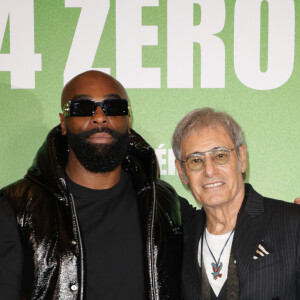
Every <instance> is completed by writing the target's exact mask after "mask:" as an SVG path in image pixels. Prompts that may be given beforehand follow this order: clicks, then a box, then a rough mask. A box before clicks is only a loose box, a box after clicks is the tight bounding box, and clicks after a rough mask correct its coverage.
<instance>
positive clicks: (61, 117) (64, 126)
mask: <svg viewBox="0 0 300 300" xmlns="http://www.w3.org/2000/svg"><path fill="white" fill-rule="evenodd" d="M59 118H60V126H61V129H62V132H61V133H62V135H66V134H67V130H66V118H65V116H64V115H63V114H62V113H60V114H59Z"/></svg>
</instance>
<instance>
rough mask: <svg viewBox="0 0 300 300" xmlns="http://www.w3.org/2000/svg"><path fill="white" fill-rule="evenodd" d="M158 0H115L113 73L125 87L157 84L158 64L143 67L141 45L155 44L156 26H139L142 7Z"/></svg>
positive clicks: (154, 86) (142, 86)
mask: <svg viewBox="0 0 300 300" xmlns="http://www.w3.org/2000/svg"><path fill="white" fill-rule="evenodd" d="M143 6H158V0H128V1H126V0H116V75H117V76H116V77H117V79H118V80H120V81H121V82H122V84H123V85H124V86H125V87H126V88H160V84H161V83H160V68H143V67H142V46H143V45H157V43H158V32H157V26H142V7H143Z"/></svg>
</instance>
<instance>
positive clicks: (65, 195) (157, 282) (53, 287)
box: [4, 126, 182, 300]
mask: <svg viewBox="0 0 300 300" xmlns="http://www.w3.org/2000/svg"><path fill="white" fill-rule="evenodd" d="M67 155H68V152H67V141H66V138H65V137H64V136H63V135H62V134H61V128H60V126H57V127H55V128H54V129H53V130H52V131H50V133H49V135H48V137H47V139H46V141H45V143H44V144H43V145H42V146H41V148H40V150H39V151H38V153H37V155H36V158H35V160H34V163H33V166H32V167H31V168H30V169H29V170H28V173H27V174H26V176H25V178H24V179H22V180H20V181H18V182H16V183H14V184H12V185H10V186H8V187H6V188H5V190H4V193H5V195H6V197H7V199H8V200H9V202H10V204H11V206H12V208H13V210H14V212H15V215H16V219H17V224H18V228H19V231H20V236H21V240H22V244H23V249H24V266H23V277H22V278H23V279H22V299H23V300H24V299H68V300H69V299H84V298H85V297H84V290H85V270H86V262H85V254H84V250H83V241H82V238H81V235H80V230H79V224H78V219H77V216H76V210H75V207H74V200H73V197H72V195H71V194H70V193H69V191H68V190H67V188H66V183H65V178H64V169H65V165H66V162H67ZM122 167H123V168H124V169H125V170H127V171H128V172H129V173H130V174H131V176H132V179H133V183H134V186H135V189H136V192H137V195H138V206H139V211H140V216H141V220H142V223H141V224H142V232H143V241H144V270H145V288H146V291H145V299H151V300H152V299H153V300H158V299H159V300H162V299H164V300H166V299H172V300H176V299H179V298H180V270H181V262H182V230H181V217H180V204H179V199H178V196H177V194H176V192H175V191H174V190H173V188H172V187H171V186H170V185H168V184H167V183H165V182H163V181H162V180H160V179H158V177H157V161H156V158H155V153H154V151H153V149H152V148H151V147H150V146H149V145H148V144H147V143H146V142H145V141H144V140H143V139H142V137H141V136H139V135H138V134H137V133H135V132H134V131H133V130H132V131H131V134H130V145H129V149H128V153H127V156H126V159H125V160H124V162H123V165H122Z"/></svg>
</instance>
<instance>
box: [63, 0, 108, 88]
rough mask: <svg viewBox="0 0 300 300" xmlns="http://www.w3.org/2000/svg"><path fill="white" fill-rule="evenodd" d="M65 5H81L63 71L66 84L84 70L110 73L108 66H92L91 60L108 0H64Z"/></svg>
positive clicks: (106, 10)
mask: <svg viewBox="0 0 300 300" xmlns="http://www.w3.org/2000/svg"><path fill="white" fill-rule="evenodd" d="M65 6H66V7H82V9H81V13H80V16H79V20H78V24H77V27H76V31H75V35H74V38H73V42H72V46H71V49H70V53H69V57H68V60H67V64H66V67H65V71H64V83H65V84H66V83H67V82H68V81H69V80H70V79H71V78H73V77H74V76H75V75H77V74H79V73H82V72H84V71H86V70H92V69H93V70H99V71H103V72H105V73H108V74H109V73H110V69H109V68H93V62H94V59H95V56H96V53H97V49H98V45H99V42H100V38H101V35H102V31H103V28H104V24H105V21H106V17H107V14H108V11H109V7H110V1H109V0H101V1H99V0H65Z"/></svg>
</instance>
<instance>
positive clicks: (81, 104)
mask: <svg viewBox="0 0 300 300" xmlns="http://www.w3.org/2000/svg"><path fill="white" fill-rule="evenodd" d="M97 106H100V107H101V108H102V110H103V112H104V114H105V115H107V116H126V115H128V109H129V107H128V101H127V99H105V100H103V101H101V102H95V101H93V100H90V99H80V100H70V101H68V102H67V103H66V104H65V105H64V107H63V114H64V116H65V117H90V116H93V115H94V114H95V111H96V109H97Z"/></svg>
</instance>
